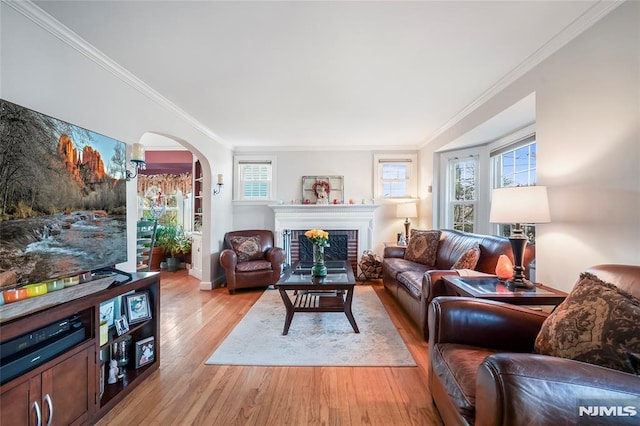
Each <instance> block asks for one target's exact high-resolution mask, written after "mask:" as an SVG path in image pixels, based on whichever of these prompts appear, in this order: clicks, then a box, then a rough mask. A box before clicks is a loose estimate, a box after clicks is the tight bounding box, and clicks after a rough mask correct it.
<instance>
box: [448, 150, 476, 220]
mask: <svg viewBox="0 0 640 426" xmlns="http://www.w3.org/2000/svg"><path fill="white" fill-rule="evenodd" d="M477 168H478V159H477V157H471V158H466V159H458V158H453V159H452V160H450V165H449V173H450V178H449V182H450V184H449V191H450V194H449V196H448V197H447V198H448V199H449V204H450V205H449V209H448V211H449V217H450V223H451V226H452V227H453V229H457V230H459V231H464V232H474V231H475V223H476V216H477V215H476V201H477V190H476V188H477V184H478V182H477V173H476V171H477Z"/></svg>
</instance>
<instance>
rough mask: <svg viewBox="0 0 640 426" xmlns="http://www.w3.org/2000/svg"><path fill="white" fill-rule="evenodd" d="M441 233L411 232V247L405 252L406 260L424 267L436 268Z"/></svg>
mask: <svg viewBox="0 0 640 426" xmlns="http://www.w3.org/2000/svg"><path fill="white" fill-rule="evenodd" d="M440 234H441V232H440V231H418V230H415V229H414V230H412V231H411V238H410V239H409V245H408V246H407V249H406V250H405V251H404V258H405V259H406V260H411V261H413V262H418V263H422V264H423V265H429V266H435V264H436V254H437V253H438V242H439V241H440Z"/></svg>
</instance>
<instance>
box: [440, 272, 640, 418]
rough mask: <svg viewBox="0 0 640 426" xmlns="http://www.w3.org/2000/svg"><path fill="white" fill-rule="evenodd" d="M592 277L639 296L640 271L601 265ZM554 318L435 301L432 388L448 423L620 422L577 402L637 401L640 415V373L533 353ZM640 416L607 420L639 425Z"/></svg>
mask: <svg viewBox="0 0 640 426" xmlns="http://www.w3.org/2000/svg"><path fill="white" fill-rule="evenodd" d="M587 272H590V273H591V274H593V275H596V276H597V277H598V278H599V279H601V280H603V281H606V282H609V283H612V284H614V285H616V286H617V287H619V288H621V289H623V290H625V291H627V292H628V293H631V294H632V295H633V296H634V297H636V298H640V266H627V265H599V266H594V267H592V268H590V269H589V270H587ZM547 315H548V314H545V313H543V312H540V311H534V310H531V309H528V308H525V307H519V306H514V305H509V304H506V303H500V302H493V301H487V300H479V299H473V298H466V297H438V298H436V299H434V300H433V301H432V302H431V305H430V307H429V328H430V330H431V340H430V341H429V373H428V375H429V386H430V390H431V395H432V398H433V401H434V402H435V404H436V407H437V408H438V411H439V412H440V416H441V417H442V419H443V420H444V423H445V424H446V425H473V424H476V425H504V426H507V425H556V424H563V425H570V424H613V423H606V421H607V419H606V418H603V417H600V418H584V417H583V418H581V417H580V416H579V414H578V413H579V410H578V405H580V404H582V402H580V401H584V402H583V403H584V404H588V403H589V402H588V401H589V400H591V401H594V400H597V401H608V403H609V404H613V405H618V404H623V405H624V403H625V401H626V402H629V401H632V402H633V401H635V408H636V410H637V414H638V417H640V376H637V375H634V374H631V373H626V372H623V371H618V370H614V369H610V368H605V367H601V366H597V365H593V364H588V363H585V362H579V361H574V360H570V359H565V358H559V357H553V356H546V355H539V354H534V353H533V349H534V342H535V339H536V336H537V335H538V332H539V330H540V327H541V325H542V323H543V321H544V320H545V319H546V317H547ZM594 403H596V404H597V402H594ZM638 417H636V418H635V419H634V420H632V419H625V418H623V417H618V418H609V419H608V420H609V421H620V422H622V421H627V420H631V422H630V423H616V424H637V423H635V422H637V418H638ZM581 422H582V423H581Z"/></svg>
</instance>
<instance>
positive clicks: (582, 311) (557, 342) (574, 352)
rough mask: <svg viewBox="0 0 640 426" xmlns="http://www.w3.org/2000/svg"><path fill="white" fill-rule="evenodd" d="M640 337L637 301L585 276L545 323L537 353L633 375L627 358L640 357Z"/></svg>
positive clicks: (597, 279) (639, 312)
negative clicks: (631, 355)
mask: <svg viewBox="0 0 640 426" xmlns="http://www.w3.org/2000/svg"><path fill="white" fill-rule="evenodd" d="M639 336H640V300H638V299H636V298H634V297H633V296H632V295H630V294H629V293H627V292H625V291H623V290H621V289H619V288H618V287H616V286H615V285H613V284H610V283H606V282H604V281H602V280H600V279H599V278H598V277H596V276H595V275H592V274H590V273H583V274H581V275H580V281H579V282H578V284H576V285H575V287H574V288H573V290H572V291H571V293H569V295H568V296H567V298H566V299H565V300H564V302H562V303H561V304H560V305H558V307H557V308H556V309H555V311H554V312H552V313H551V314H550V315H549V317H548V318H547V319H545V321H544V323H543V324H542V327H541V329H540V332H539V333H538V336H537V338H536V342H535V350H536V352H537V353H540V354H543V355H551V356H557V357H561V358H569V359H573V360H577V361H583V362H588V363H590V364H596V365H600V366H603V367H607V368H612V369H616V370H621V371H625V372H628V373H635V370H634V368H633V367H632V365H631V363H630V361H629V356H628V354H629V352H631V353H640V338H639Z"/></svg>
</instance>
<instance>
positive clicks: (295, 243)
mask: <svg viewBox="0 0 640 426" xmlns="http://www.w3.org/2000/svg"><path fill="white" fill-rule="evenodd" d="M306 231H307V229H298V230H292V231H291V232H290V233H289V237H288V238H290V241H289V244H287V243H285V244H284V247H286V246H289V247H290V259H287V260H288V261H290V262H291V264H294V263H295V262H296V261H298V260H313V243H312V242H311V241H310V240H309V239H308V238H307V237H305V236H304V233H305V232H306ZM325 231H327V232H329V246H328V247H325V249H324V255H325V259H326V260H348V261H349V263H351V267H352V268H353V270H354V271H357V265H358V230H356V229H352V230H341V229H338V230H333V229H325ZM285 238H287V235H286V233H285Z"/></svg>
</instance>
